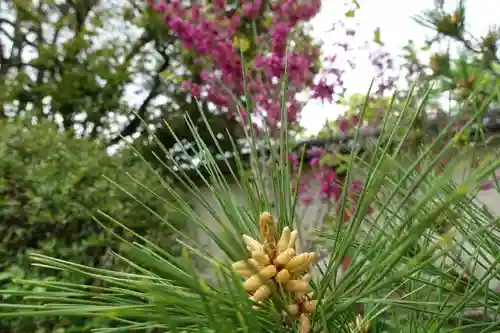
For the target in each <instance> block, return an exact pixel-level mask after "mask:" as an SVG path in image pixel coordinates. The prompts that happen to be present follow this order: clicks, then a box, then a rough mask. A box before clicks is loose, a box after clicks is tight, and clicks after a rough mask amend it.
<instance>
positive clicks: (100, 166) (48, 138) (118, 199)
mask: <svg viewBox="0 0 500 333" xmlns="http://www.w3.org/2000/svg"><path fill="white" fill-rule="evenodd" d="M0 128H1V133H2V135H1V137H2V140H1V142H0V156H1V158H0V201H1V203H2V205H1V206H0V217H1V219H2V224H1V225H0V239H1V245H0V249H1V258H2V266H1V273H0V276H1V283H2V288H7V289H9V290H12V291H14V290H29V289H31V286H20V285H18V284H14V283H13V282H12V279H34V278H36V279H41V280H42V281H59V280H61V279H62V280H65V281H66V282H72V283H82V284H95V283H96V280H95V278H93V277H85V278H84V277H79V276H75V275H74V274H68V273H67V272H53V271H48V270H46V269H43V268H35V269H34V268H32V267H30V263H29V259H28V256H29V255H30V254H32V253H40V254H56V255H57V256H58V257H59V258H61V259H65V260H71V261H74V262H77V263H79V264H82V265H90V266H99V267H103V268H104V267H106V268H108V269H115V270H117V271H122V270H124V269H126V266H124V265H123V263H120V262H119V261H117V260H116V258H115V257H114V256H113V255H112V254H111V252H110V251H116V250H117V248H118V243H117V242H116V241H114V240H113V239H112V238H110V237H109V235H107V234H106V233H105V232H104V231H103V230H102V228H101V227H100V226H99V224H98V223H96V222H95V221H94V220H93V218H92V215H94V214H96V213H97V211H98V210H101V211H103V212H106V213H107V214H110V215H112V216H114V217H115V218H116V219H118V220H122V221H126V222H127V225H128V226H129V227H130V228H131V229H132V230H135V231H136V232H138V233H140V234H143V235H149V237H151V238H152V239H155V240H156V241H157V242H158V243H159V244H162V246H163V247H165V248H168V249H169V251H173V253H175V251H177V250H176V248H177V249H178V246H177V247H176V246H175V244H173V242H172V239H171V237H172V233H171V232H169V231H168V229H167V228H166V226H165V224H164V223H163V222H162V221H161V219H160V218H159V217H165V216H169V217H170V218H172V219H173V220H175V221H177V222H176V223H175V225H176V226H181V225H183V224H182V223H180V221H181V220H180V219H179V218H174V217H175V216H178V215H176V213H175V212H174V211H173V210H172V207H171V206H169V204H168V202H166V201H165V200H167V198H168V197H169V195H168V193H167V192H166V191H165V190H164V187H163V186H162V185H161V183H160V182H159V181H158V180H157V179H156V177H155V176H154V175H153V173H152V172H151V171H150V170H148V169H147V168H145V167H144V165H143V163H142V161H141V159H139V158H137V157H135V156H134V155H133V154H132V152H131V151H128V150H126V151H124V152H122V153H121V154H120V155H118V156H113V157H110V156H108V155H107V154H106V151H105V148H104V146H103V145H102V144H100V143H99V142H96V141H88V140H84V139H74V138H71V135H69V134H68V133H61V132H60V131H58V129H57V128H56V127H55V125H53V124H51V123H49V122H47V121H42V122H40V123H38V124H36V125H31V124H29V122H27V121H23V120H16V121H14V122H9V121H2V122H1V123H0ZM127 173H128V174H130V175H131V176H132V177H133V178H131V177H130V176H128V175H127ZM106 177H109V178H108V179H106ZM113 182H117V183H119V184H120V186H122V187H123V189H121V188H119V187H117V186H116V185H115V184H113ZM146 188H147V189H146ZM125 191H126V192H125ZM151 191H154V192H151ZM131 195H133V196H138V197H141V198H143V199H144V200H145V202H146V204H147V207H148V209H151V210H153V211H154V212H156V214H158V216H159V217H155V216H154V215H151V213H150V211H149V210H148V209H147V208H146V207H141V205H139V204H138V203H137V202H136V201H135V200H134V199H133V198H131ZM159 195H161V198H160V197H159ZM116 232H117V233H118V234H120V235H122V236H123V237H125V238H128V235H127V233H126V232H123V230H119V229H116ZM37 290H41V289H40V288H37ZM3 299H4V300H7V299H9V300H10V301H12V300H14V299H15V298H12V297H10V298H8V297H4V298H3ZM73 324H74V326H72V325H73ZM0 327H1V329H0V330H1V331H2V332H13V333H14V332H56V331H57V329H58V328H61V329H62V328H64V327H66V328H67V330H65V329H62V330H60V331H57V332H76V331H77V328H78V327H79V329H80V330H81V331H82V332H87V331H88V330H87V328H85V327H86V325H85V323H84V322H82V321H76V322H74V323H72V322H71V321H68V320H61V321H59V320H56V319H53V318H49V319H48V320H42V319H39V318H35V319H33V320H28V319H22V318H21V319H12V320H2V321H1V323H0Z"/></svg>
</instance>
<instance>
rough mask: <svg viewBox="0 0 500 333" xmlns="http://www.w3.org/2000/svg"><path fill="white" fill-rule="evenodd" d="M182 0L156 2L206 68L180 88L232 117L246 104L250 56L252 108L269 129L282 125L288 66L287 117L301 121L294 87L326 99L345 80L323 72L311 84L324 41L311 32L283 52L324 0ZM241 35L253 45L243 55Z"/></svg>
mask: <svg viewBox="0 0 500 333" xmlns="http://www.w3.org/2000/svg"><path fill="white" fill-rule="evenodd" d="M152 1H154V0H152ZM183 3H184V2H182V1H180V0H171V1H168V3H167V2H165V1H164V0H159V1H157V2H156V3H155V4H152V6H153V8H154V10H155V11H156V12H158V13H160V14H161V15H163V16H164V22H165V23H166V24H167V25H168V26H169V27H170V29H171V30H172V31H173V32H174V33H175V34H176V35H177V36H178V37H179V39H180V40H181V41H182V43H183V46H184V48H186V49H188V50H190V51H192V52H194V53H195V54H196V55H197V59H198V60H197V61H198V62H199V65H201V67H202V71H201V73H199V78H197V79H196V80H193V79H186V80H185V81H184V82H183V87H184V88H185V89H186V90H188V91H189V92H190V93H191V94H192V95H193V96H195V97H197V98H200V99H203V100H206V101H209V102H212V103H213V104H215V106H216V107H217V108H218V109H219V110H222V111H224V112H225V113H226V114H227V116H228V117H231V118H233V117H235V116H236V115H237V114H238V111H237V106H240V111H243V113H244V112H246V110H244V109H243V108H242V106H243V105H244V84H243V81H244V78H243V74H242V64H243V63H245V70H246V77H245V79H246V82H247V87H248V93H249V95H250V96H251V99H252V104H253V105H252V111H253V112H255V114H254V115H255V116H256V118H259V119H260V120H264V124H265V125H266V126H268V128H269V129H271V130H273V129H277V128H278V127H279V125H280V120H281V98H280V94H281V90H282V82H281V80H280V79H282V78H283V76H284V73H285V67H287V73H288V89H287V92H286V100H287V119H288V121H291V122H296V121H298V120H299V117H300V111H301V108H302V104H301V102H299V101H298V99H297V98H296V95H297V93H299V92H301V91H305V90H307V89H308V88H309V89H311V90H312V95H313V97H316V98H321V99H326V100H328V101H332V99H333V98H334V93H335V85H337V84H339V82H341V81H340V79H338V80H333V82H332V83H328V82H327V81H326V80H325V79H322V80H320V81H319V83H316V84H313V83H312V82H313V79H314V76H315V74H317V73H316V72H317V71H318V68H317V64H318V60H319V56H320V47H319V45H315V44H314V43H312V42H311V40H310V39H307V38H306V39H304V38H303V39H300V38H299V40H295V39H294V41H295V42H296V43H295V45H293V46H291V47H290V48H289V49H288V53H287V52H286V48H287V40H288V37H289V35H290V34H291V32H292V31H293V30H294V29H296V28H298V29H300V28H301V27H302V26H301V24H303V23H305V22H307V21H308V20H310V19H311V18H312V17H313V16H314V15H316V13H317V12H318V11H319V9H320V7H321V0H310V1H300V0H279V1H278V0H275V1H272V0H271V1H269V0H268V1H263V0H245V1H243V0H242V1H241V5H240V6H236V7H235V6H234V5H231V4H230V3H229V1H226V0H217V1H212V2H211V5H210V6H205V7H203V6H201V5H199V4H193V5H190V6H189V7H186V6H185V5H184V4H183ZM248 31H253V33H251V35H252V36H248V35H249V33H248ZM242 38H245V43H248V45H247V48H248V49H247V50H246V51H245V50H244V49H243V51H244V57H243V60H242V57H241V50H240V46H241V44H240V46H238V45H235V39H237V40H239V41H240V42H241V39H242ZM247 51H248V52H247ZM247 57H248V58H247ZM334 59H335V58H332V59H331V61H333V60H334ZM331 61H330V62H331ZM315 66H316V67H315ZM329 73H335V74H336V75H337V77H339V78H340V75H341V72H340V71H338V70H330V71H329ZM192 74H193V73H191V76H193V75H192ZM242 121H244V119H243V120H242Z"/></svg>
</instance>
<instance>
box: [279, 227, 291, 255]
mask: <svg viewBox="0 0 500 333" xmlns="http://www.w3.org/2000/svg"><path fill="white" fill-rule="evenodd" d="M291 235H292V232H291V231H290V228H289V227H284V228H283V231H282V232H281V237H280V240H279V241H278V245H277V247H278V254H280V253H282V252H283V251H285V250H286V249H287V248H288V244H289V243H290V237H291Z"/></svg>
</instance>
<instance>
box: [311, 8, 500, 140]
mask: <svg viewBox="0 0 500 333" xmlns="http://www.w3.org/2000/svg"><path fill="white" fill-rule="evenodd" d="M342 3H343V1H342V0H323V6H322V9H321V12H320V13H319V14H318V15H317V16H316V17H315V18H314V20H313V22H312V23H313V26H314V34H315V37H316V38H318V39H321V40H323V41H324V42H325V43H324V46H323V48H324V53H325V55H326V54H329V53H330V54H331V53H332V50H333V49H332V46H331V45H332V41H334V42H338V41H341V40H342V38H343V36H342V35H341V34H340V32H335V31H333V32H328V30H331V26H332V22H333V21H335V20H337V19H341V18H342V17H343V15H344V13H345V8H344V7H343V6H342ZM433 3H434V1H433V0H364V1H363V0H362V1H360V4H361V9H360V10H359V11H358V12H357V13H356V18H355V19H356V21H357V22H359V23H360V25H359V27H358V28H357V33H356V35H357V37H356V38H357V39H358V40H359V42H360V43H362V41H364V40H370V39H371V38H373V30H374V29H375V28H376V27H380V29H381V38H382V40H383V41H384V43H385V46H384V47H385V49H386V50H388V51H389V52H391V53H392V54H395V55H396V54H400V53H401V48H402V47H403V46H404V45H405V44H406V42H407V41H408V40H409V39H412V40H414V41H415V42H416V43H417V45H422V44H423V41H424V40H425V37H426V36H430V34H431V32H430V31H429V30H428V29H426V28H425V27H422V26H420V25H419V24H418V23H416V22H415V21H413V20H412V18H411V16H413V15H416V14H419V13H421V12H422V11H423V10H426V9H430V8H432V7H433ZM446 3H447V4H449V5H450V7H453V6H454V5H455V4H456V3H455V2H454V1H453V0H447V1H446ZM467 4H468V5H467V12H466V13H467V15H468V17H467V22H468V24H469V25H470V27H469V31H471V32H472V33H473V34H474V35H475V36H481V35H484V33H485V32H486V31H487V30H488V27H489V26H491V25H493V24H500V20H499V16H498V15H499V13H500V1H491V0H490V1H488V0H469V1H468V2H467ZM353 55H354V57H355V62H356V69H354V70H349V71H348V72H347V73H346V76H345V82H346V87H347V89H348V93H366V92H367V91H368V87H369V85H370V81H371V79H372V78H373V76H374V72H373V68H372V67H371V66H370V63H369V61H368V53H367V52H366V51H365V52H355V53H354V54H353ZM341 113H342V108H340V107H338V106H337V105H330V104H325V105H322V103H320V102H309V103H308V105H307V106H306V108H305V110H304V112H303V114H302V123H303V125H304V126H305V127H306V128H307V129H308V131H309V132H311V133H315V132H317V131H318V130H319V129H320V128H321V127H322V125H323V124H324V122H325V120H326V119H327V118H328V119H335V118H337V117H338V115H340V114H341Z"/></svg>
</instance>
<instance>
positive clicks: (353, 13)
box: [344, 10, 356, 17]
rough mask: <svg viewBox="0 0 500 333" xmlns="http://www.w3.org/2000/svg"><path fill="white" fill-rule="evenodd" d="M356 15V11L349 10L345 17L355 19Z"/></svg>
mask: <svg viewBox="0 0 500 333" xmlns="http://www.w3.org/2000/svg"><path fill="white" fill-rule="evenodd" d="M355 15H356V11H355V10H349V11H347V12H346V13H345V14H344V16H345V17H354V16H355Z"/></svg>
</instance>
